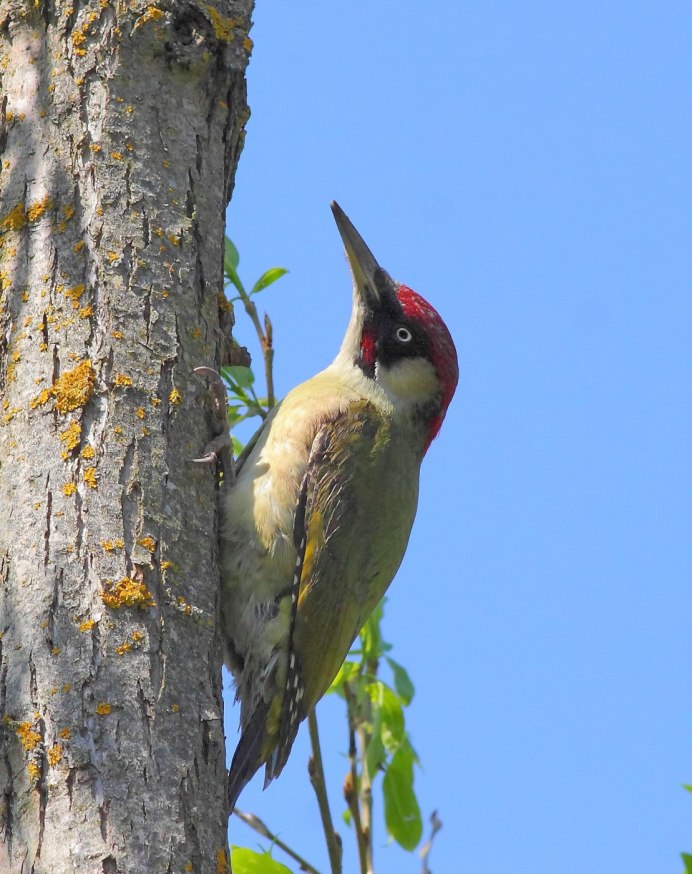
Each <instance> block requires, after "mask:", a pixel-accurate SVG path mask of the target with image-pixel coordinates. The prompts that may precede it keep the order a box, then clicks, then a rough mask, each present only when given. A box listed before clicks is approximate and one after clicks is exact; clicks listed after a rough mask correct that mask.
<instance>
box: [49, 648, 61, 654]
mask: <svg viewBox="0 0 692 874" xmlns="http://www.w3.org/2000/svg"><path fill="white" fill-rule="evenodd" d="M61 652H62V650H61V648H60V647H59V646H54V647H53V649H52V650H51V651H50V654H51V655H52V656H56V655H60V653H61Z"/></svg>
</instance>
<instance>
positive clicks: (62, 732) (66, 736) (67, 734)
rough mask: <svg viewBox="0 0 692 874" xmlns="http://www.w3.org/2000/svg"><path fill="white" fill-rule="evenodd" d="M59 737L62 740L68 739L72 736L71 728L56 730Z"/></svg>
mask: <svg viewBox="0 0 692 874" xmlns="http://www.w3.org/2000/svg"><path fill="white" fill-rule="evenodd" d="M58 734H59V735H60V737H61V738H62V739H63V740H69V739H70V738H71V737H72V729H71V728H61V729H60V731H59V732H58Z"/></svg>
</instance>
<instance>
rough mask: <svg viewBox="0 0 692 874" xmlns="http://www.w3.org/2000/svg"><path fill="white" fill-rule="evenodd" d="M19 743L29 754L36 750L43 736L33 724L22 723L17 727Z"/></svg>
mask: <svg viewBox="0 0 692 874" xmlns="http://www.w3.org/2000/svg"><path fill="white" fill-rule="evenodd" d="M15 731H16V732H17V737H18V738H19V743H20V744H21V745H22V746H23V747H24V749H25V750H26V751H27V753H30V752H31V751H32V750H33V749H35V748H36V747H37V746H38V744H40V743H41V735H40V734H39V733H38V732H37V731H36V729H35V728H34V724H33V723H32V722H20V723H18V724H17V725H16V726H15Z"/></svg>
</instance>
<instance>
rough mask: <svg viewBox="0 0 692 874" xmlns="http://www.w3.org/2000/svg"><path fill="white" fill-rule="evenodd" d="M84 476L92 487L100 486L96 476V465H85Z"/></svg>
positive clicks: (85, 480)
mask: <svg viewBox="0 0 692 874" xmlns="http://www.w3.org/2000/svg"><path fill="white" fill-rule="evenodd" d="M82 476H83V478H84V482H85V484H86V485H87V486H89V488H90V489H97V488H98V484H99V481H98V477H97V476H96V468H95V467H85V468H84V473H83V474H82Z"/></svg>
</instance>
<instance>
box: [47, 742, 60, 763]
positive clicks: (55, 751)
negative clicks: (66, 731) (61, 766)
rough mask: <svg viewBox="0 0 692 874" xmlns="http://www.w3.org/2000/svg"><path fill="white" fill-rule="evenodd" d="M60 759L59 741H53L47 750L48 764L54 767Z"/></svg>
mask: <svg viewBox="0 0 692 874" xmlns="http://www.w3.org/2000/svg"><path fill="white" fill-rule="evenodd" d="M61 759H62V747H61V746H60V744H59V743H54V744H53V746H52V747H50V748H49V750H48V764H49V765H50V766H51V768H54V767H55V766H56V765H57V764H58V762H59V761H60V760H61Z"/></svg>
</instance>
